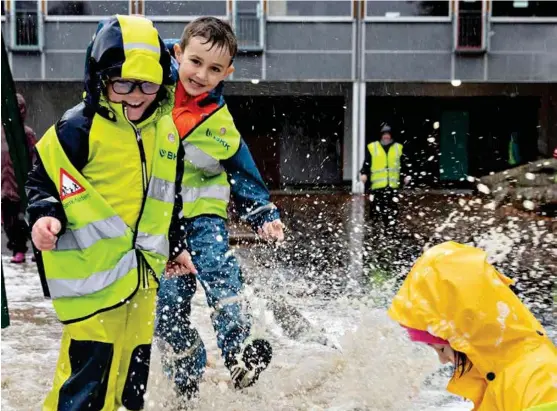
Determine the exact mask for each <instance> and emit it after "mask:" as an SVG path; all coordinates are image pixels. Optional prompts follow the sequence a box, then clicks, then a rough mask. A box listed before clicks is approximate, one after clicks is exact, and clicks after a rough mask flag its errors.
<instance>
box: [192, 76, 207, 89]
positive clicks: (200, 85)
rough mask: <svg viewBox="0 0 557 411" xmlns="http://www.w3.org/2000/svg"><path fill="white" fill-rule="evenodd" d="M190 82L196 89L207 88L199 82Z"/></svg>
mask: <svg viewBox="0 0 557 411" xmlns="http://www.w3.org/2000/svg"><path fill="white" fill-rule="evenodd" d="M188 80H189V82H190V84H192V85H193V86H194V87H198V88H201V87H205V84H201V83H199V82H197V81H195V80H193V79H191V78H190V79H188Z"/></svg>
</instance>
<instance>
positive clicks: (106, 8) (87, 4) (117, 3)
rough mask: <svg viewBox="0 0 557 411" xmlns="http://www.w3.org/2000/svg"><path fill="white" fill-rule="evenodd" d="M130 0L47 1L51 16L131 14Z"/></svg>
mask: <svg viewBox="0 0 557 411" xmlns="http://www.w3.org/2000/svg"><path fill="white" fill-rule="evenodd" d="M129 12H130V2H129V1H128V0H114V1H113V0H100V1H52V0H48V2H47V14H48V15H49V16H112V15H114V14H129Z"/></svg>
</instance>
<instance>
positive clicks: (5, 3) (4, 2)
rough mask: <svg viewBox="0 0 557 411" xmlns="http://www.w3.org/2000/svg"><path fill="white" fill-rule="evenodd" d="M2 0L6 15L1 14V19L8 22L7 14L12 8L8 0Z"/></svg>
mask: <svg viewBox="0 0 557 411" xmlns="http://www.w3.org/2000/svg"><path fill="white" fill-rule="evenodd" d="M0 1H1V2H2V4H3V5H4V15H2V16H0V21H1V22H2V23H4V22H6V16H7V15H8V14H9V13H10V10H8V3H7V2H6V0H0Z"/></svg>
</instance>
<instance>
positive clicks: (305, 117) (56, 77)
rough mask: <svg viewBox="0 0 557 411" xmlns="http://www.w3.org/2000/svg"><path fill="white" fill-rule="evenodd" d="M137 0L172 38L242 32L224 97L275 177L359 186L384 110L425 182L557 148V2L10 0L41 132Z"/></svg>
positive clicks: (19, 68) (75, 92)
mask: <svg viewBox="0 0 557 411" xmlns="http://www.w3.org/2000/svg"><path fill="white" fill-rule="evenodd" d="M115 13H119V14H135V13H141V14H144V15H146V16H147V17H149V18H151V19H152V20H153V21H154V22H155V25H156V26H157V28H158V29H159V31H160V33H161V35H162V36H163V37H165V38H176V37H179V36H180V34H181V32H182V30H183V28H184V26H185V24H186V23H187V22H188V21H191V20H192V19H194V18H195V17H197V16H201V15H214V16H220V17H222V18H225V19H228V20H229V21H231V22H232V24H233V26H234V28H235V30H236V33H237V35H238V38H239V43H240V50H241V52H240V54H239V56H238V57H237V58H236V60H235V63H234V64H235V67H236V71H235V72H234V74H233V76H232V78H231V79H230V80H231V81H230V83H229V84H228V86H227V90H226V92H227V95H228V96H229V97H228V101H229V104H230V105H231V109H232V111H233V114H235V117H236V120H237V122H238V127H239V128H240V131H241V132H242V134H243V135H244V138H245V139H246V140H247V141H248V144H250V146H251V148H252V151H253V152H254V156H255V157H256V158H257V159H258V162H259V165H260V167H261V168H262V170H263V173H264V175H265V178H266V179H267V180H268V182H270V183H271V185H273V186H274V187H281V186H288V185H306V184H308V185H332V186H335V185H349V186H351V187H352V189H353V190H356V181H357V180H358V171H359V168H360V165H361V163H362V161H363V157H364V152H365V146H366V144H367V143H369V142H370V141H372V140H373V139H376V138H377V137H378V135H377V134H378V130H379V128H380V125H381V124H382V123H383V122H388V123H389V124H391V125H392V127H393V128H394V130H395V138H397V139H398V140H400V141H402V142H403V143H404V144H405V146H406V149H405V150H406V154H407V155H408V156H409V157H410V158H412V159H415V160H413V161H414V162H415V164H414V168H413V170H414V172H415V173H416V176H417V179H416V180H417V181H418V182H420V181H421V182H423V184H426V185H430V186H431V185H436V184H440V183H442V182H458V181H462V180H466V176H467V175H470V174H472V175H483V174H487V173H489V172H491V171H497V170H500V169H503V168H505V167H507V166H508V161H507V160H508V159H507V153H508V149H507V148H508V143H509V141H510V138H511V135H515V136H518V141H519V145H520V148H521V152H522V153H523V155H522V156H521V157H522V160H523V161H528V160H531V159H534V158H537V157H538V156H543V155H548V154H549V152H550V151H552V150H553V149H554V147H555V146H557V88H556V83H557V1H499V0H498V1H490V0H478V1H462V0H447V1H404V0H402V1H370V0H367V1H365V0H337V1H323V0H321V1H319V0H317V1H301V0H295V1H291V0H212V1H189V0H188V1H149V0H137V1H135V0H134V1H128V0H126V1H121V0H114V1H112V0H111V1H108V0H104V1H51V0H38V1H19V0H10V1H6V0H4V1H2V35H3V38H4V41H5V43H6V45H7V47H8V51H9V59H10V63H11V67H12V71H13V75H14V78H15V80H16V82H17V83H18V87H19V89H20V90H21V91H22V92H23V93H24V94H25V95H26V97H27V99H28V100H29V105H30V110H29V111H30V121H31V122H32V124H31V125H32V126H34V127H35V128H36V129H37V132H38V133H42V132H44V131H45V130H46V128H47V127H48V126H49V125H50V124H52V123H53V122H54V121H56V119H57V117H59V116H60V115H61V114H62V113H63V111H64V110H65V109H67V108H69V107H70V106H71V105H72V104H74V103H76V102H77V101H78V100H79V98H80V95H81V85H80V81H81V80H82V77H83V69H84V57H85V49H86V47H87V44H88V43H89V41H90V40H91V37H92V34H93V32H94V30H95V28H96V26H97V22H98V21H99V20H101V19H102V18H103V17H106V16H109V15H111V14H115Z"/></svg>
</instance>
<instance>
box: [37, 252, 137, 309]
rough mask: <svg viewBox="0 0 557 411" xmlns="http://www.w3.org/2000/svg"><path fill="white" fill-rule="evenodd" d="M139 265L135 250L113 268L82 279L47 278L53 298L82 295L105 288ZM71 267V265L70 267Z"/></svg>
mask: <svg viewBox="0 0 557 411" xmlns="http://www.w3.org/2000/svg"><path fill="white" fill-rule="evenodd" d="M136 267H137V258H136V256H135V250H131V251H128V252H127V253H126V254H125V255H124V256H123V257H122V258H121V259H120V261H118V264H116V267H114V268H113V269H112V270H108V271H100V272H98V273H93V274H91V275H90V276H89V277H87V278H80V279H47V283H48V289H49V291H50V295H51V297H52V298H54V299H56V298H62V297H81V296H83V295H89V294H93V293H96V292H97V291H100V290H103V289H105V288H106V287H108V286H109V285H111V284H113V283H114V282H116V281H117V280H119V279H120V278H122V277H123V276H125V275H126V274H127V273H128V272H129V271H130V270H131V269H133V268H136ZM70 269H71V267H70Z"/></svg>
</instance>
